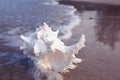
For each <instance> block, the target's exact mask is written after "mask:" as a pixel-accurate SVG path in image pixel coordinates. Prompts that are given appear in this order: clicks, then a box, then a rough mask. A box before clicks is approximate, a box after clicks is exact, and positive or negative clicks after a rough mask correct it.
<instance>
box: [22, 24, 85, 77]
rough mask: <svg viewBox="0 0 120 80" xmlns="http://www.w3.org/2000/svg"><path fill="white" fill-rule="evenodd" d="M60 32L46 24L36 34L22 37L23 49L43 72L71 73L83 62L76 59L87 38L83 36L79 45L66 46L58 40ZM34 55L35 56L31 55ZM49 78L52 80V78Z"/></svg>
mask: <svg viewBox="0 0 120 80" xmlns="http://www.w3.org/2000/svg"><path fill="white" fill-rule="evenodd" d="M58 34H59V30H57V31H52V29H51V28H50V27H49V26H48V25H47V24H46V23H44V24H43V26H42V28H41V29H40V28H37V29H36V32H35V33H32V34H31V35H29V36H28V37H25V36H23V35H21V36H20V38H21V40H22V41H23V46H21V49H23V50H24V52H25V53H26V54H27V55H28V56H29V57H30V58H31V59H33V61H34V64H35V66H36V67H37V68H39V69H40V70H41V71H42V72H49V71H50V72H51V71H53V72H55V73H57V72H69V70H68V69H74V68H75V67H76V65H74V64H73V63H80V62H81V61H82V60H81V59H79V58H76V56H75V54H78V51H79V50H80V49H81V48H83V47H85V44H84V43H85V36H84V35H83V34H82V36H81V38H80V40H79V41H78V43H76V44H74V45H71V46H66V45H65V44H64V42H62V41H61V40H60V39H59V38H58ZM31 54H34V55H31ZM49 78H52V76H50V77H49Z"/></svg>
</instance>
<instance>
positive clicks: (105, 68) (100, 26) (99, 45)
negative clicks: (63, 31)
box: [61, 1, 120, 80]
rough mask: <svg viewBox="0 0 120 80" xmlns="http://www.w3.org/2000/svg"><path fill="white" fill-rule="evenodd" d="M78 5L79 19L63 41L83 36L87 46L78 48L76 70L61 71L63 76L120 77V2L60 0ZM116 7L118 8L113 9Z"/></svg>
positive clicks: (87, 79) (68, 79)
mask: <svg viewBox="0 0 120 80" xmlns="http://www.w3.org/2000/svg"><path fill="white" fill-rule="evenodd" d="M61 3H63V4H67V5H73V6H74V7H76V8H77V10H78V12H76V14H78V15H79V16H80V18H81V19H82V21H81V23H80V24H79V25H78V26H77V27H76V28H74V29H73V35H72V37H71V39H69V40H67V41H65V42H66V44H68V45H69V44H73V43H74V42H76V41H77V40H78V39H79V38H80V36H81V34H82V33H83V34H84V35H85V36H86V47H85V48H83V49H82V50H80V51H79V54H78V55H77V56H78V57H80V58H82V59H83V62H82V63H80V64H78V67H77V68H76V69H75V70H71V72H70V73H67V74H64V79H65V80H119V79H120V67H119V66H120V62H119V61H120V54H119V53H120V49H119V48H120V46H119V44H120V42H119V40H120V36H119V32H120V14H119V12H120V10H117V9H120V6H111V5H103V4H91V3H90V4H89V3H81V2H77V3H76V2H70V1H68V2H67V1H66V2H64V1H63V2H62V1H61ZM116 10H117V11H116Z"/></svg>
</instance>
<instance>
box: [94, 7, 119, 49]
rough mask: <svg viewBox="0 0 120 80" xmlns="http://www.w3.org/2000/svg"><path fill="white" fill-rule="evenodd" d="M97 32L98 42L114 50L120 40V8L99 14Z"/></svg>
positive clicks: (107, 9)
mask: <svg viewBox="0 0 120 80" xmlns="http://www.w3.org/2000/svg"><path fill="white" fill-rule="evenodd" d="M109 9H110V10H109ZM113 12H114V13H113ZM96 30H97V31H96V35H97V36H98V38H97V40H98V41H100V42H103V43H104V44H105V45H109V46H110V47H111V48H112V49H114V47H115V43H116V42H117V41H119V39H120V38H119V37H120V36H119V34H120V7H118V8H117V9H115V8H106V10H105V11H104V12H102V11H101V12H98V19H97V25H96Z"/></svg>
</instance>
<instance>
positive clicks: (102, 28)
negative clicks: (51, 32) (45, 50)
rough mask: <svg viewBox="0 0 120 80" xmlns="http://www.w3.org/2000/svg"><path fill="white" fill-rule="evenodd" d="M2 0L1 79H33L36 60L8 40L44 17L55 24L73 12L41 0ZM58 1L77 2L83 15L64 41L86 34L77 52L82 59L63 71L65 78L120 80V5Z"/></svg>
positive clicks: (65, 79)
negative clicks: (67, 71)
mask: <svg viewBox="0 0 120 80" xmlns="http://www.w3.org/2000/svg"><path fill="white" fill-rule="evenodd" d="M1 1H2V2H3V3H4V4H3V3H0V4H1V5H0V6H1V8H0V10H1V12H2V13H1V15H0V33H1V34H2V35H0V80H34V77H33V75H32V73H30V72H31V70H32V69H33V67H34V64H33V61H32V60H30V59H29V58H28V57H27V56H26V55H23V54H22V51H21V50H20V49H19V46H18V47H15V46H14V45H17V44H16V43H12V42H10V44H7V43H9V39H10V40H11V39H12V38H13V37H14V36H17V37H15V38H13V39H12V40H13V41H14V40H15V39H16V38H17V39H19V38H18V37H19V34H21V33H24V32H29V31H32V30H33V29H35V28H36V26H37V27H38V25H39V24H41V23H42V20H43V21H48V23H50V24H52V23H54V25H57V23H59V24H64V23H67V19H68V20H69V18H70V17H71V16H72V15H69V16H66V15H67V14H64V15H63V14H62V13H65V12H66V11H65V10H69V8H67V7H65V6H62V5H61V7H60V6H58V5H53V4H52V5H51V4H50V5H49V4H48V3H47V5H46V6H44V5H43V4H42V0H41V1H39V0H36V1H37V2H36V1H35V2H34V1H33V0H26V1H25V2H24V0H21V1H20V2H19V1H17V0H13V1H12V2H11V3H10V1H9V0H1ZM4 1H6V2H4ZM14 1H15V2H14ZM29 1H30V2H29ZM111 1H113V0H111ZM43 2H44V0H43ZM14 3H15V4H14ZM59 3H60V4H64V5H72V6H74V7H75V8H76V9H77V11H76V12H75V14H76V15H78V16H79V17H80V19H81V22H80V24H78V25H77V24H76V27H75V28H73V29H72V36H71V38H70V39H68V40H64V42H65V44H66V45H71V44H74V43H76V42H77V41H78V40H79V38H80V37H81V34H84V35H85V36H86V43H85V44H86V47H85V48H83V49H81V50H80V51H79V53H78V54H77V57H79V58H81V59H82V60H83V61H82V63H80V64H76V65H78V67H77V68H76V69H74V70H70V72H69V73H65V74H63V76H64V80H120V6H119V5H109V4H98V3H88V2H80V1H78V2H76V1H72V0H71V1H68V0H61V1H59ZM11 4H13V5H12V6H11ZM21 4H23V5H24V6H23V5H21ZM35 4H36V5H35ZM40 4H41V5H42V6H41V5H40ZM16 6H17V8H16ZM53 6H55V7H53ZM49 7H50V8H49ZM43 8H44V10H43ZM63 8H66V9H65V10H63ZM59 9H60V10H59ZM51 10H53V12H51ZM70 10H71V9H70ZM46 11H48V12H46ZM54 11H55V12H54ZM59 12H60V13H59ZM48 13H50V15H48ZM56 13H59V14H57V15H56ZM46 15H47V16H46ZM49 16H50V17H49ZM61 16H62V17H61ZM51 19H52V20H51ZM62 21H66V22H62ZM68 22H69V21H68ZM38 23H39V24H38ZM55 23H56V24H55ZM31 26H32V27H31ZM57 28H59V27H57ZM12 29H14V30H12ZM24 29H25V30H24ZM55 29H56V27H55ZM11 30H12V31H13V33H11V32H12V31H11ZM10 31H11V32H10ZM20 31H21V32H20ZM9 33H10V34H9ZM6 34H7V36H6ZM1 36H2V37H1ZM7 38H9V39H7ZM16 41H17V40H16ZM5 43H6V44H7V45H4V44H5ZM11 44H12V45H13V46H10V45H11ZM44 80H46V77H45V78H44Z"/></svg>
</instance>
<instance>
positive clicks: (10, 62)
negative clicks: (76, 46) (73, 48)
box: [0, 0, 79, 80]
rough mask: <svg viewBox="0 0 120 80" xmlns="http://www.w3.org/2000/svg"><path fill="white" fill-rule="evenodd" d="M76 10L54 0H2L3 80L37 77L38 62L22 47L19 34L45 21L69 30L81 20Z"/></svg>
mask: <svg viewBox="0 0 120 80" xmlns="http://www.w3.org/2000/svg"><path fill="white" fill-rule="evenodd" d="M75 10H76V9H75V8H74V7H72V6H65V5H58V3H57V2H55V1H52V0H11V1H10V0H1V1H0V80H33V75H32V74H31V72H32V69H33V67H34V64H33V62H32V60H30V59H29V58H28V57H27V56H26V55H23V52H22V51H21V50H20V49H19V47H20V45H22V43H21V41H20V38H19V36H20V35H21V34H28V33H31V32H34V31H35V29H36V28H37V27H39V26H41V25H42V23H43V22H46V23H47V24H49V25H50V26H51V27H52V29H53V30H56V29H60V32H61V33H60V34H61V35H63V34H66V33H68V32H69V31H70V28H72V27H74V25H76V23H79V18H78V16H75V15H74V12H75ZM73 20H74V22H73ZM71 21H72V22H73V23H71ZM65 25H66V26H65ZM68 35H69V34H68Z"/></svg>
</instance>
